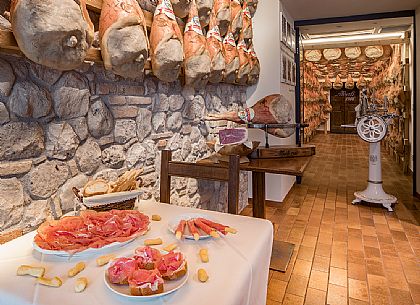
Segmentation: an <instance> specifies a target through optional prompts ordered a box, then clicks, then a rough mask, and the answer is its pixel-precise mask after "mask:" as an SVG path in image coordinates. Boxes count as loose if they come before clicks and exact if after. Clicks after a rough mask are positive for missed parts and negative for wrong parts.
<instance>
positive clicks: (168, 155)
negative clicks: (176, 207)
mask: <svg viewBox="0 0 420 305" xmlns="http://www.w3.org/2000/svg"><path fill="white" fill-rule="evenodd" d="M171 159H172V152H171V151H170V150H163V151H162V160H161V165H160V202H164V203H170V202H171V201H170V200H171V176H169V161H171Z"/></svg>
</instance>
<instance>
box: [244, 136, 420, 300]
mask: <svg viewBox="0 0 420 305" xmlns="http://www.w3.org/2000/svg"><path fill="white" fill-rule="evenodd" d="M311 144H315V145H316V155H315V156H314V158H313V160H312V161H311V163H310V165H309V166H308V168H307V170H306V172H305V174H304V177H303V181H302V184H301V185H295V186H294V187H293V188H292V190H291V191H290V192H289V194H288V195H287V197H286V199H285V200H284V202H283V203H282V204H280V205H277V204H276V205H275V204H268V206H267V218H268V219H269V220H271V221H272V222H273V224H274V229H275V236H274V238H275V239H276V240H281V241H288V242H291V243H294V244H295V245H296V246H295V251H294V254H293V257H292V261H291V263H290V264H289V267H288V269H287V272H286V273H281V272H274V271H270V279H269V287H268V297H267V305H279V304H284V305H285V304H293V305H299V304H308V305H309V304H334V305H339V304H349V305H365V304H375V305H377V304H393V305H405V304H407V305H408V304H420V264H419V258H420V236H419V228H420V227H419V222H420V213H419V210H420V200H418V199H415V198H413V197H412V196H411V194H412V182H411V177H407V176H404V175H403V174H402V171H401V170H400V169H399V167H397V166H396V165H395V164H394V163H393V161H392V160H391V157H390V156H388V154H387V153H386V152H383V154H382V157H383V160H382V162H383V163H382V171H383V180H384V189H385V191H386V192H388V193H390V194H393V195H395V196H396V197H397V198H398V200H399V202H398V204H397V205H396V206H395V212H393V213H390V212H388V211H387V210H386V209H384V208H382V207H379V206H376V205H369V206H368V205H357V206H354V205H352V204H351V201H352V200H353V198H354V197H353V192H354V191H356V190H363V189H364V188H365V187H366V185H367V182H366V180H367V176H368V172H367V165H368V149H369V146H368V144H367V143H365V142H363V141H362V140H360V139H359V138H358V137H357V135H338V134H330V135H321V134H319V135H317V136H316V137H315V138H314V140H313V141H312V143H311ZM249 213H250V210H249V208H247V209H246V210H245V211H244V212H243V214H247V215H249Z"/></svg>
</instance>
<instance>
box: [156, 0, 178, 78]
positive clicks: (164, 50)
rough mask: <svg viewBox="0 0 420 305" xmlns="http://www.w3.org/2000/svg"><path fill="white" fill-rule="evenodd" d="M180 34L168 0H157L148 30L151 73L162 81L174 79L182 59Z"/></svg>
mask: <svg viewBox="0 0 420 305" xmlns="http://www.w3.org/2000/svg"><path fill="white" fill-rule="evenodd" d="M182 41H183V38H182V34H181V30H180V29H179V26H178V23H177V22H176V19H175V15H174V13H173V10H172V5H171V2H170V1H169V0H159V3H158V5H157V7H156V11H155V14H154V17H153V23H152V28H151V30H150V57H151V59H152V71H153V74H154V75H155V76H156V77H157V78H159V79H160V80H162V81H165V82H173V81H175V80H176V79H177V78H178V76H179V73H180V71H181V66H182V62H183V60H184V50H183V46H182Z"/></svg>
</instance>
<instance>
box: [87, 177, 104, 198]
mask: <svg viewBox="0 0 420 305" xmlns="http://www.w3.org/2000/svg"><path fill="white" fill-rule="evenodd" d="M108 190H109V184H108V182H106V181H105V180H103V179H97V180H92V181H89V182H88V183H86V185H85V187H84V188H83V196H84V197H91V196H96V195H103V194H106V193H108Z"/></svg>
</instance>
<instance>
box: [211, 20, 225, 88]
mask: <svg viewBox="0 0 420 305" xmlns="http://www.w3.org/2000/svg"><path fill="white" fill-rule="evenodd" d="M207 50H208V51H209V55H210V61H211V66H210V78H209V81H210V82H211V83H219V82H221V81H222V79H223V75H224V71H225V67H226V64H225V58H224V57H223V45H222V36H220V31H219V27H218V26H217V20H216V16H215V15H214V14H211V17H210V25H209V31H208V32H207Z"/></svg>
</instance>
